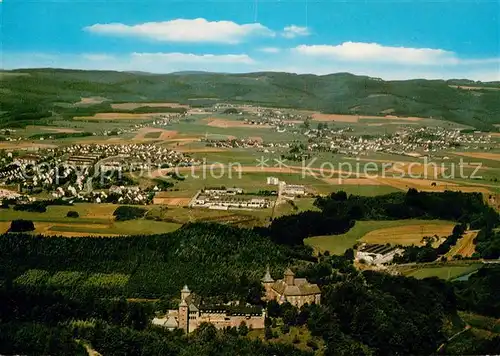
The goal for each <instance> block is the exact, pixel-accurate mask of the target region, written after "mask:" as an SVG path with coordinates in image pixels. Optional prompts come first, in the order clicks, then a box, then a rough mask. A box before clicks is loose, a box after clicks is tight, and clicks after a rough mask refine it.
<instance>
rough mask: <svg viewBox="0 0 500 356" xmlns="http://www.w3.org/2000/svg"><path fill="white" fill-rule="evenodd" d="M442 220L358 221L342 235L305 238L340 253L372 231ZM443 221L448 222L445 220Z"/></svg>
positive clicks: (336, 253) (433, 222) (315, 247)
mask: <svg viewBox="0 0 500 356" xmlns="http://www.w3.org/2000/svg"><path fill="white" fill-rule="evenodd" d="M440 222H441V220H391V221H356V224H355V225H354V227H353V228H352V229H350V230H349V231H348V232H346V233H345V234H342V235H327V236H314V237H310V238H307V239H305V240H304V243H305V244H306V245H309V246H311V247H313V248H314V249H315V250H317V251H319V252H324V251H330V253H332V254H335V255H339V254H343V253H344V252H345V250H347V249H348V248H351V247H353V246H354V245H355V244H356V242H357V241H358V240H359V239H361V238H362V237H363V236H364V235H366V234H367V233H369V232H370V231H374V230H378V229H385V228H390V227H397V226H405V225H426V224H438V223H440ZM443 223H448V222H445V221H443Z"/></svg>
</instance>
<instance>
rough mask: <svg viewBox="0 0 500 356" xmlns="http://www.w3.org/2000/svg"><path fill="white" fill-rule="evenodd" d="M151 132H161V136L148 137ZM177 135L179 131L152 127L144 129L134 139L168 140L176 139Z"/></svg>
mask: <svg viewBox="0 0 500 356" xmlns="http://www.w3.org/2000/svg"><path fill="white" fill-rule="evenodd" d="M151 132H159V133H160V136H159V137H158V138H149V137H146V135H147V134H148V133H151ZM176 135H177V131H172V130H163V129H156V128H152V127H143V128H141V129H140V130H139V131H138V132H137V135H136V136H135V137H134V140H168V139H170V138H174V137H175V136H176Z"/></svg>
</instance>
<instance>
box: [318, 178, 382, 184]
mask: <svg viewBox="0 0 500 356" xmlns="http://www.w3.org/2000/svg"><path fill="white" fill-rule="evenodd" d="M323 181H324V182H326V183H328V184H332V185H383V184H382V183H380V182H379V181H376V180H374V179H370V178H324V179H323Z"/></svg>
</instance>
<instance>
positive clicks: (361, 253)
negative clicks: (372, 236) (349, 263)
mask: <svg viewBox="0 0 500 356" xmlns="http://www.w3.org/2000/svg"><path fill="white" fill-rule="evenodd" d="M403 252H404V250H403V249H401V248H398V247H395V246H391V245H389V244H387V245H376V244H366V243H365V244H363V245H361V246H360V247H359V248H358V250H357V252H356V261H358V262H364V263H366V264H369V265H381V264H384V263H389V262H392V260H393V259H394V256H396V255H397V254H400V253H403Z"/></svg>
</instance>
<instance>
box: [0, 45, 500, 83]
mask: <svg viewBox="0 0 500 356" xmlns="http://www.w3.org/2000/svg"><path fill="white" fill-rule="evenodd" d="M255 56H256V57H255V58H252V56H249V55H247V54H244V53H241V54H193V53H175V52H174V53H162V52H159V53H139V52H137V53H124V54H106V53H82V54H61V53H22V52H21V53H19V52H9V51H4V52H3V53H2V56H1V57H0V68H4V69H14V68H47V67H52V68H68V69H94V70H117V71H144V72H152V73H170V72H177V71H189V70H193V71H208V72H219V73H248V72H261V71H279V72H291V73H298V74H318V75H322V74H330V73H338V72H350V73H353V74H358V75H367V76H371V77H380V78H383V79H386V80H399V79H414V78H423V79H450V78H467V79H472V80H481V81H495V80H497V81H498V80H500V65H499V64H500V62H499V60H498V59H496V60H495V59H480V58H478V59H467V60H463V59H457V61H456V62H453V63H437V65H424V66H422V65H419V64H415V63H399V64H398V65H394V63H391V62H389V63H387V62H378V61H354V60H352V61H351V60H338V59H336V58H331V57H328V58H327V59H326V60H319V58H322V57H317V56H311V55H303V54H300V53H297V51H295V50H292V51H287V50H284V49H282V50H281V52H280V53H277V54H274V55H266V54H265V53H260V56H259V55H258V54H255ZM456 57H458V56H456Z"/></svg>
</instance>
